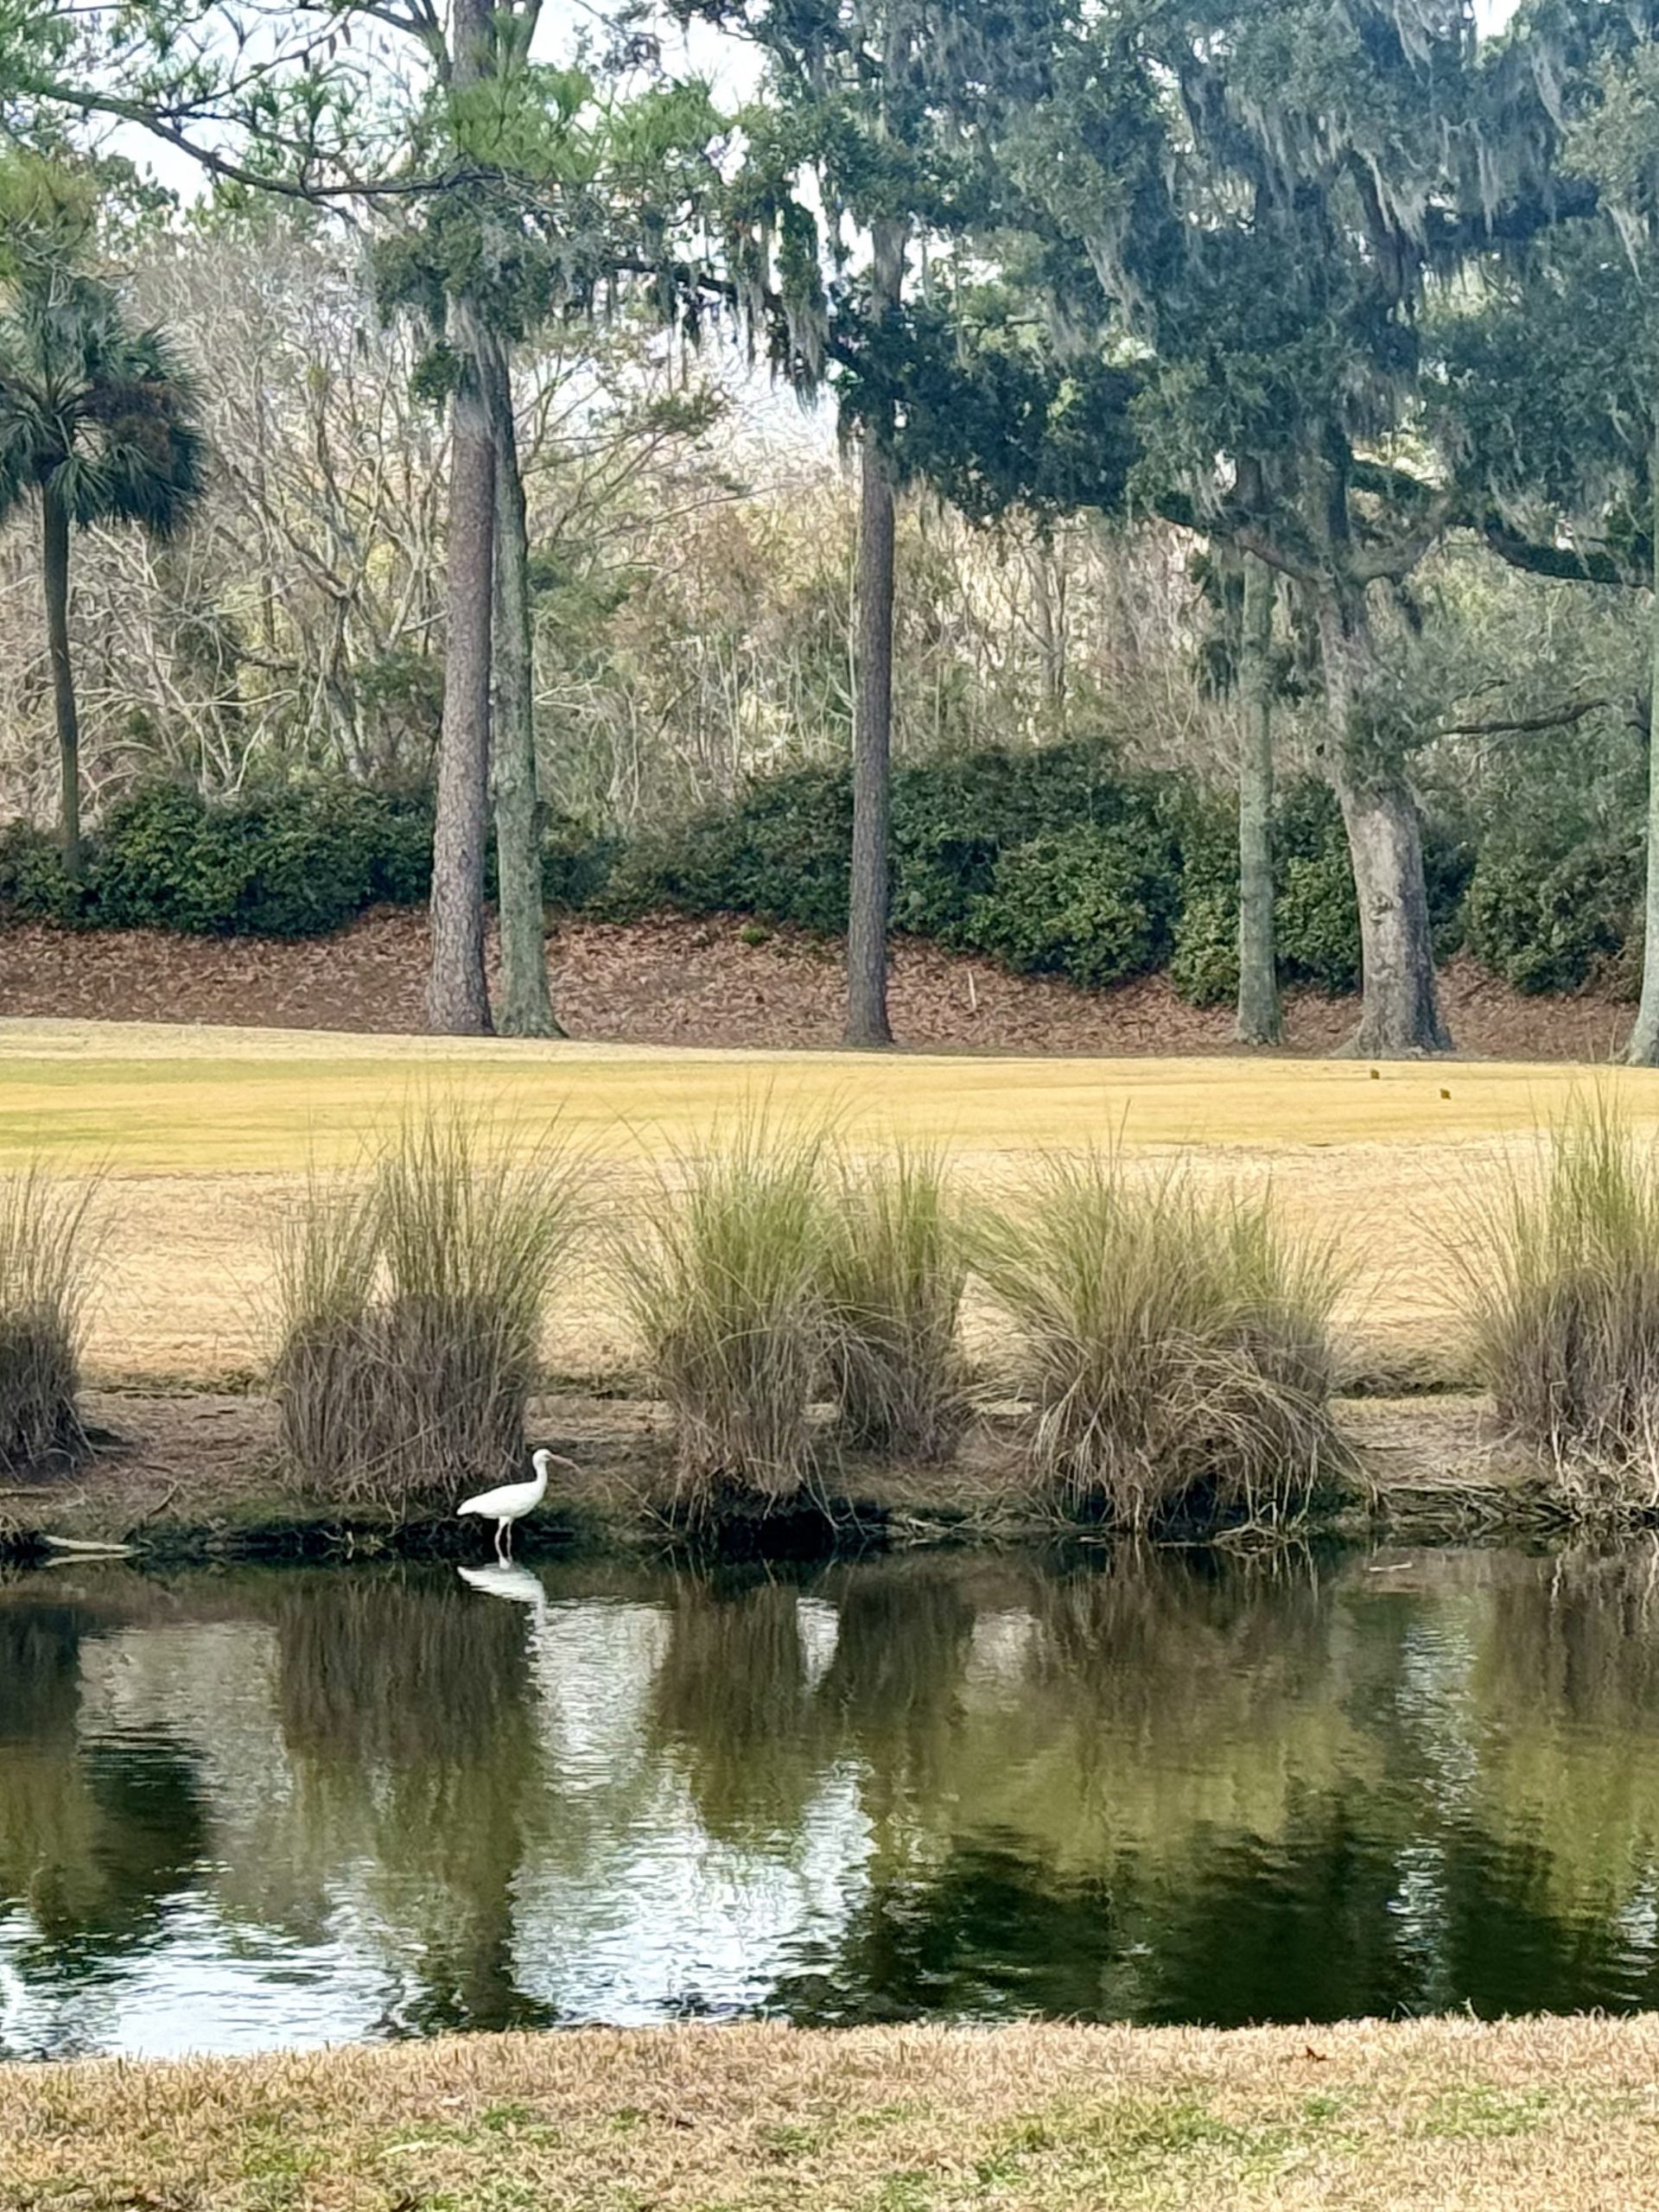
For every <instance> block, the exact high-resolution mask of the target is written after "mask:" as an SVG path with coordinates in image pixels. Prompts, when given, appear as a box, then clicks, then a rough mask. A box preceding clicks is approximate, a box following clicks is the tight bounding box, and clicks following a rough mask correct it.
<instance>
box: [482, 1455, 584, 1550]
mask: <svg viewBox="0 0 1659 2212" xmlns="http://www.w3.org/2000/svg"><path fill="white" fill-rule="evenodd" d="M555 1461H557V1463H558V1465H560V1466H561V1467H569V1468H570V1469H571V1470H572V1471H574V1470H575V1460H574V1459H563V1458H562V1457H561V1455H560V1454H559V1453H558V1452H532V1453H531V1463H532V1465H534V1467H535V1469H536V1474H535V1478H534V1479H533V1480H532V1481H531V1482H527V1483H503V1484H502V1485H501V1487H500V1488H499V1490H486V1491H484V1492H483V1494H482V1495H481V1496H480V1497H469V1498H468V1499H467V1501H466V1503H464V1504H463V1505H461V1507H459V1508H458V1509H457V1510H456V1514H455V1518H456V1520H457V1521H463V1520H465V1519H466V1517H467V1515H468V1514H469V1513H475V1514H476V1515H477V1516H478V1517H479V1519H480V1521H493V1522H494V1523H495V1555H496V1557H497V1558H498V1559H499V1560H501V1561H502V1562H503V1563H504V1564H505V1562H506V1560H509V1559H511V1558H512V1524H513V1522H515V1521H522V1520H523V1519H524V1516H525V1514H526V1513H533V1512H534V1511H535V1510H536V1508H537V1506H538V1505H539V1504H540V1503H541V1502H542V1500H543V1498H544V1497H546V1496H547V1475H548V1470H549V1468H550V1467H551V1466H552V1465H554V1463H555ZM504 1537H505V1539H506V1542H505V1548H503V1544H502V1539H503V1538H504Z"/></svg>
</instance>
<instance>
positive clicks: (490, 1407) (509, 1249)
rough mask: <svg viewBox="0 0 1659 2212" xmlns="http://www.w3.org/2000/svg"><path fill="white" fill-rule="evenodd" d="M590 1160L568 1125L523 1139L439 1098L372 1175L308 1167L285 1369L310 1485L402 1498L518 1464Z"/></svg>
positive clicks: (488, 1479) (340, 1496) (280, 1283)
mask: <svg viewBox="0 0 1659 2212" xmlns="http://www.w3.org/2000/svg"><path fill="white" fill-rule="evenodd" d="M580 1164H581V1163H580V1160H578V1158H577V1157H576V1156H575V1154H573V1153H572V1152H571V1150H570V1148H569V1147H568V1146H566V1145H564V1144H563V1143H562V1142H561V1141H559V1140H558V1139H557V1138H556V1137H553V1138H549V1139H547V1140H545V1141H543V1143H542V1144H541V1145H540V1146H538V1147H536V1148H535V1149H533V1150H531V1151H530V1152H527V1153H524V1154H515V1153H514V1151H513V1150H512V1148H511V1147H505V1146H503V1145H501V1144H499V1143H495V1142H492V1141H489V1140H487V1139H486V1137H485V1136H484V1135H483V1134H482V1133H481V1132H480V1129H479V1128H477V1127H476V1125H474V1123H471V1122H467V1120H466V1119H464V1118H462V1117H461V1116H456V1115H446V1114H427V1115H425V1116H420V1117H417V1118H416V1119H414V1120H411V1121H410V1122H408V1123H407V1124H406V1125H405V1127H404V1129H403V1131H402V1133H401V1135H399V1136H398V1137H397V1139H396V1140H395V1141H393V1142H392V1144H391V1146H390V1147H389V1148H388V1149H387V1150H386V1151H385V1152H384V1153H383V1154H381V1155H380V1157H379V1158H378V1160H377V1161H376V1162H375V1163H374V1166H373V1168H372V1173H370V1174H369V1175H368V1176H367V1177H366V1178H361V1179H358V1180H357V1181H355V1182H354V1183H349V1184H348V1183H335V1184H333V1185H329V1184H325V1183H320V1182H319V1183H314V1184H313V1185H312V1187H311V1189H310V1191H309V1192H308V1196H307V1198H306V1201H305V1203H304V1204H303V1205H302V1207H301V1209H300V1211H299V1213H298V1215H297V1217H296V1219H295V1220H294V1222H293V1223H292V1224H290V1227H289V1234H288V1236H287V1238H286V1241H285V1243H284V1246H283V1250H282V1253H281V1255H280V1261H279V1267H278V1273H277V1303H278V1311H279V1323H280V1344H281V1348H280V1350H279V1351H278V1353H277V1362H276V1370H275V1374H274V1376H273V1394H274V1395H275V1398H276V1402H277V1414H278V1420H279V1423H280V1428H281V1434H282V1440H283V1447H284V1450H285V1452H286V1454H287V1456H288V1458H289V1461H290V1463H291V1464H292V1465H293V1466H294V1467H295V1468H296V1471H298V1473H299V1474H300V1475H301V1477H302V1479H303V1480H304V1481H305V1482H306V1484H307V1485H308V1487H310V1488H312V1489H313V1490H315V1491H318V1492H320V1493H321V1494H322V1495H325V1496H327V1497H330V1498H333V1499H335V1500H337V1501H338V1502H340V1503H346V1504H352V1503H374V1504H377V1505H378V1506H380V1507H383V1508H385V1509H387V1510H393V1511H396V1512H398V1513H404V1512H408V1511H410V1510H420V1509H423V1508H427V1507H431V1506H444V1505H449V1504H453V1503H454V1498H455V1496H456V1494H457V1492H458V1491H461V1490H462V1489H465V1488H467V1487H473V1488H480V1487H485V1486H487V1485H488V1484H492V1483H494V1482H497V1481H499V1480H501V1479H503V1478H505V1477H506V1476H507V1475H508V1474H509V1473H510V1472H511V1471H512V1469H513V1468H514V1467H515V1466H516V1465H518V1460H519V1459H520V1457H521V1454H522V1452H523V1448H524V1414H525V1410H526V1408H527V1406H528V1403H529V1400H530V1395H531V1390H532V1389H533V1388H534V1386H535V1383H536V1378H537V1373H538V1371H539V1360H540V1344H541V1335H542V1323H543V1313H544V1312H545V1308H546V1304H547V1298H548V1292H549V1288H550V1283H551V1281H552V1280H553V1278H554V1276H555V1274H556V1272H557V1270H558V1268H559V1267H560V1266H561V1264H562V1263H563V1262H565V1260H566V1259H567V1258H568V1256H569V1252H570V1249H571V1245H572V1243H573V1241H574V1238H575V1234H576V1231H577V1230H578V1227H579V1225H580V1218H581V1213H580V1206H579V1201H578V1195H577V1177H578V1173H579V1170H580Z"/></svg>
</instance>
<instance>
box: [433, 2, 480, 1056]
mask: <svg viewBox="0 0 1659 2212" xmlns="http://www.w3.org/2000/svg"><path fill="white" fill-rule="evenodd" d="M449 35H450V56H449V84H450V87H451V89H452V90H453V91H454V92H464V91H465V90H466V89H467V87H468V86H472V85H475V84H476V83H477V82H478V81H479V79H480V78H481V77H482V76H484V75H485V73H486V72H487V70H488V69H489V67H490V66H491V44H492V23H491V10H490V4H489V0H454V6H453V8H452V10H451V15H450V32H449ZM447 315H448V321H447V336H448V342H449V346H450V350H451V352H452V353H453V354H454V358H455V360H456V362H457V364H458V367H459V374H458V378H457V381H456V385H455V389H454V397H453V398H452V400H451V402H450V409H449V429H450V449H449V453H450V457H449V517H448V541H447V544H446V548H445V562H444V567H445V596H446V614H445V643H444V660H443V719H442V725H441V727H440V730H439V736H438V797H437V820H436V824H435V829H434V832H433V838H432V906H431V915H432V966H431V970H430V973H429V976H428V978H427V987H426V1018H427V1024H428V1027H429V1028H431V1029H434V1030H435V1031H437V1032H439V1033H441V1034H443V1035H447V1036H455V1037H478V1036H486V1035H487V1034H488V1033H489V1029H490V994H489V986H488V983H487V982H486V976H485V969H484V853H485V840H486V837H487V836H488V834H489V818H490V672H491V671H490V660H491V646H492V635H491V631H492V622H493V609H494V579H495V439H494V435H493V429H492V426H491V421H490V405H489V394H488V391H487V390H486V385H485V378H484V374H483V369H484V362H483V354H482V349H481V346H480V327H479V323H478V319H477V316H476V314H475V312H474V308H473V307H472V305H471V303H470V302H468V301H467V299H466V298H465V297H463V296H452V297H451V299H450V301H449V303H448V310H447Z"/></svg>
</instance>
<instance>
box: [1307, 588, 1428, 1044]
mask: <svg viewBox="0 0 1659 2212" xmlns="http://www.w3.org/2000/svg"><path fill="white" fill-rule="evenodd" d="M1319 642H1320V646H1321V652H1322V658H1323V660H1324V664H1325V702H1326V712H1327V715H1328V719H1329V724H1330V736H1329V739H1328V741H1327V744H1326V753H1327V757H1328V760H1329V762H1330V768H1331V780H1332V785H1333V787H1334V789H1335V791H1336V794H1337V798H1338V802H1339V804H1341V807H1342V818H1343V824H1344V828H1345V829H1346V830H1347V833H1348V850H1349V855H1350V857H1351V860H1352V862H1353V868H1354V888H1355V891H1356V893H1357V897H1358V901H1359V943H1360V969H1361V983H1362V989H1363V999H1362V1002H1361V1007H1360V1019H1359V1027H1358V1030H1357V1032H1356V1033H1355V1035H1354V1037H1353V1039H1352V1040H1351V1046H1350V1050H1351V1051H1352V1052H1357V1053H1359V1054H1361V1055H1363V1056H1364V1057H1367V1058H1374V1059H1401V1058H1412V1057H1414V1056H1416V1055H1418V1054H1420V1053H1424V1052H1449V1051H1450V1049H1451V1039H1450V1038H1449V1037H1448V1036H1447V1035H1446V1031H1445V1029H1444V1028H1443V1027H1441V1023H1440V1007H1439V1004H1438V1001H1437V999H1436V995H1435V988H1434V947H1433V937H1432V934H1431V931H1430V928H1429V919H1428V887H1427V880H1426V879H1425V876H1424V874H1423V842H1422V832H1421V828H1420V826H1419V823H1418V819H1417V807H1416V802H1415V801H1414V799H1413V798H1412V795H1411V792H1410V790H1409V788H1408V785H1407V783H1406V780H1405V777H1404V775H1403V774H1402V772H1401V770H1400V768H1399V766H1397V764H1395V763H1391V762H1389V761H1387V760H1370V759H1364V758H1362V757H1359V756H1358V755H1357V753H1356V749H1355V745H1354V738H1353V728H1352V715H1353V708H1354V703H1355V697H1356V692H1357V678H1358V673H1359V670H1360V666H1361V664H1362V663H1363V657H1364V650H1365V637H1364V622H1363V613H1354V614H1351V615H1349V616H1348V617H1347V618H1346V619H1344V613H1343V610H1342V609H1341V608H1340V607H1338V604H1337V603H1336V601H1335V600H1334V599H1327V600H1325V601H1324V602H1323V603H1322V604H1321V606H1320V608H1319Z"/></svg>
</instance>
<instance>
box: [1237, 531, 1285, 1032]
mask: <svg viewBox="0 0 1659 2212" xmlns="http://www.w3.org/2000/svg"><path fill="white" fill-rule="evenodd" d="M1273 601H1274V580H1273V573H1272V571H1271V569H1268V566H1267V564H1266V563H1265V562H1262V561H1258V560H1257V559H1256V557H1255V555H1254V554H1252V553H1247V554H1246V555H1245V556H1244V609H1243V622H1242V626H1241V629H1240V635H1239V658H1238V695H1239V724H1240V727H1239V750H1238V1014H1237V1020H1236V1025H1235V1027H1236V1034H1237V1037H1238V1040H1239V1042H1240V1044H1242V1045H1276V1044H1277V1043H1278V1042H1279V1040H1280V1038H1281V1034H1282V1024H1281V1018H1280V1011H1279V976H1278V967H1277V963H1276V959H1275V955H1274V937H1273Z"/></svg>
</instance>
